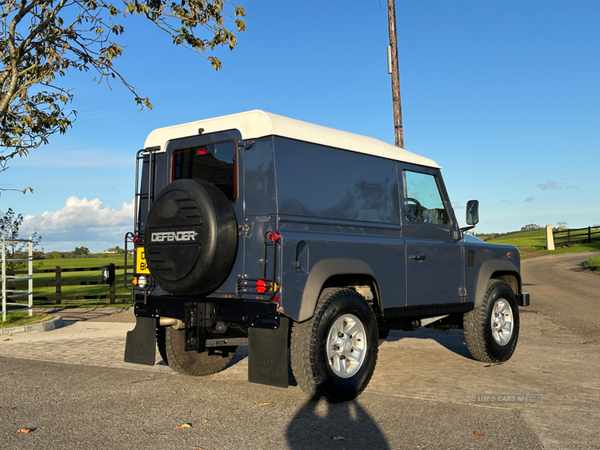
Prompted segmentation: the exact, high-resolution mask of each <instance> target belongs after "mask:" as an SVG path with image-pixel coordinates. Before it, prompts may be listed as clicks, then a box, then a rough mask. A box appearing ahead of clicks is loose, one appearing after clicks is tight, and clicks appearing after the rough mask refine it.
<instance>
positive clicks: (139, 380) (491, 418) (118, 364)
mask: <svg viewBox="0 0 600 450" xmlns="http://www.w3.org/2000/svg"><path fill="white" fill-rule="evenodd" d="M563 258H565V259H569V258H570V256H564V257H558V258H556V259H549V260H548V263H547V267H554V268H555V269H544V268H543V267H538V265H539V264H540V262H539V261H542V260H539V261H526V262H525V263H524V265H523V266H524V267H523V269H524V270H523V272H524V277H525V283H527V284H528V285H529V286H527V288H528V289H529V291H530V292H531V294H532V307H530V308H524V309H522V315H521V318H522V329H521V339H520V342H519V346H518V348H517V351H516V352H515V355H514V356H513V358H512V359H511V360H510V361H509V362H507V363H505V364H500V365H490V364H483V363H479V362H477V361H474V360H473V359H472V358H470V356H469V354H468V351H467V349H466V346H465V344H464V340H463V335H462V332H461V331H459V330H452V331H450V332H447V333H442V332H435V331H432V330H427V329H421V330H417V331H416V332H413V333H402V332H394V333H392V334H391V336H390V337H389V338H388V340H387V342H386V343H384V344H383V345H382V347H381V348H380V354H379V361H378V365H377V369H376V371H375V374H374V376H373V379H372V381H371V383H370V385H369V387H368V388H367V390H366V391H365V392H364V393H363V394H362V395H361V396H360V397H359V398H358V399H357V400H356V401H354V402H348V403H344V404H338V405H328V404H325V403H323V402H320V403H315V402H310V401H307V399H306V397H305V396H304V395H303V394H302V392H301V391H300V390H299V389H298V388H297V387H296V386H291V387H290V388H288V389H279V388H270V387H266V386H260V385H253V384H249V383H248V382H247V381H246V379H247V375H246V373H247V358H246V348H241V350H239V351H238V354H237V355H236V358H235V362H234V364H232V365H231V366H230V367H228V368H227V369H226V370H224V371H223V372H221V373H219V374H215V375H212V376H209V377H202V378H191V377H186V376H181V375H175V374H173V372H171V370H170V369H169V368H168V367H166V366H164V364H160V363H159V364H157V365H155V366H153V367H147V366H135V365H129V364H125V363H124V362H123V356H122V355H123V343H124V338H125V333H126V331H128V330H130V329H131V328H132V324H131V323H120V322H114V321H113V322H110V323H109V322H98V321H91V320H88V321H84V320H78V321H73V322H68V326H66V327H65V328H63V329H60V330H55V331H52V332H47V333H35V334H28V335H14V336H9V337H8V338H9V339H10V340H9V341H2V342H0V379H1V380H2V382H3V386H2V390H0V442H2V445H1V447H2V448H3V449H22V448H45V449H54V448H56V449H65V448H109V447H112V448H113V449H121V448H127V449H129V448H145V449H146V448H147V449H194V448H195V447H200V448H202V449H205V450H207V449H228V448H231V449H237V448H248V449H254V448H256V449H258V448H260V449H279V448H287V449H305V448H315V449H319V448H327V449H338V448H339V449H344V448H347V449H358V448H372V449H380V448H381V449H387V448H389V449H399V448H414V449H416V448H420V449H427V448H428V449H437V448H449V449H463V448H465V449H489V448H492V449H493V448H502V449H527V448H532V449H540V448H546V449H565V448H568V449H571V448H572V449H577V448H590V449H592V448H600V432H599V431H598V429H597V428H598V423H600V413H599V411H600V408H599V407H598V404H600V383H599V375H598V374H599V373H600V352H599V351H598V350H599V339H598V337H599V336H598V333H596V334H595V335H594V334H593V329H592V328H590V327H588V326H585V331H584V334H581V332H580V330H578V329H577V326H578V324H579V323H584V320H586V319H585V317H586V316H587V315H588V313H589V311H583V312H582V314H583V318H582V319H581V322H578V321H577V320H572V321H571V322H569V323H572V325H573V326H574V327H575V331H573V330H572V329H571V328H570V326H566V325H562V323H563V322H560V321H561V320H563V317H562V315H561V314H558V315H557V314H555V313H554V311H561V309H557V308H558V307H557V306H552V305H557V304H558V305H560V307H561V308H563V309H565V307H564V304H565V303H566V304H567V305H570V304H572V303H573V302H574V301H578V300H579V301H581V299H580V298H578V297H575V298H573V297H571V296H569V294H568V293H566V294H565V293H564V292H562V291H561V290H559V289H556V290H555V289H548V288H547V286H545V285H542V284H541V283H542V282H543V283H546V281H543V280H540V279H539V278H537V277H538V275H537V273H538V272H539V271H541V272H544V271H545V270H556V272H555V275H554V276H551V279H554V280H556V279H561V280H562V281H561V283H564V280H563V278H571V276H573V275H575V276H577V277H582V278H577V279H578V280H579V281H578V283H579V284H581V285H586V284H588V283H592V284H593V283H595V282H596V280H597V279H598V278H599V277H597V276H596V275H594V274H589V273H581V272H576V271H572V270H570V269H567V270H566V271H565V269H564V268H561V263H557V260H562V259H563ZM579 258H581V259H582V260H583V259H584V257H582V256H579ZM541 264H542V266H543V265H544V262H543V261H542V262H541ZM569 264H571V265H572V264H575V262H570V263H569ZM563 272H564V273H563ZM563 275H564V277H563ZM553 282H554V281H553ZM576 284H577V283H576ZM574 292H576V291H574V290H571V295H581V294H573V293H574ZM593 292H598V291H592V294H593ZM590 298H592V299H593V298H594V297H593V295H591V296H590ZM590 301H591V302H593V300H590ZM566 309H569V308H568V306H567V307H566ZM577 311H579V310H577ZM80 314H81V313H80ZM122 314H126V313H122ZM577 314H578V313H577V312H574V313H573V317H577ZM115 316H116V315H112V316H111V317H112V318H113V319H114V317H115ZM557 316H558V317H557ZM80 318H81V319H83V318H84V317H80ZM94 320H101V318H100V317H95V318H94ZM569 320H571V319H569ZM585 323H587V322H585ZM565 324H566V322H565ZM158 360H159V361H160V358H158ZM478 394H488V395H501V394H505V395H506V394H515V395H526V394H537V395H540V394H541V395H542V402H541V403H479V402H477V401H476V399H477V395H478ZM265 403H267V405H263V404H265ZM183 423H191V424H192V428H188V429H179V430H174V428H175V427H176V426H179V425H181V424H183ZM20 428H31V429H32V430H33V431H31V432H30V433H28V434H17V433H15V431H16V430H17V429H20Z"/></svg>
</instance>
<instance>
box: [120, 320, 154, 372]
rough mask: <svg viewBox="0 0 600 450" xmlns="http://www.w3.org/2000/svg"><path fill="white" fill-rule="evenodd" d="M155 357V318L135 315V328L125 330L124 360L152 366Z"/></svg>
mask: <svg viewBox="0 0 600 450" xmlns="http://www.w3.org/2000/svg"><path fill="white" fill-rule="evenodd" d="M155 357H156V318H154V317H136V320H135V328H134V329H133V330H132V331H128V332H127V340H126V341H125V362H128V363H134V364H145V365H147V366H153V365H154V360H155Z"/></svg>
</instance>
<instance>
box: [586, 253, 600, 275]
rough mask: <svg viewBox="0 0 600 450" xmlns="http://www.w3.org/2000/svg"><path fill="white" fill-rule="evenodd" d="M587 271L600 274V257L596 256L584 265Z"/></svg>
mask: <svg viewBox="0 0 600 450" xmlns="http://www.w3.org/2000/svg"><path fill="white" fill-rule="evenodd" d="M583 267H584V268H585V269H589V270H594V271H596V272H600V256H594V257H593V258H590V259H588V260H587V261H586V262H584V263H583Z"/></svg>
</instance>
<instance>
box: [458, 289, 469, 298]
mask: <svg viewBox="0 0 600 450" xmlns="http://www.w3.org/2000/svg"><path fill="white" fill-rule="evenodd" d="M458 296H459V297H466V296H467V288H465V287H459V288H458Z"/></svg>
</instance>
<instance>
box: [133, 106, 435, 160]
mask: <svg viewBox="0 0 600 450" xmlns="http://www.w3.org/2000/svg"><path fill="white" fill-rule="evenodd" d="M199 128H204V132H203V134H207V133H214V132H218V131H225V130H235V129H237V130H239V132H240V133H241V135H242V139H244V140H247V139H258V138H261V137H265V136H270V135H275V136H282V137H287V138H292V139H297V140H301V141H305V142H311V143H314V144H321V145H326V146H328V147H334V148H341V149H344V150H350V151H354V152H358V153H365V154H368V155H374V156H380V157H383V158H388V159H393V160H396V161H402V162H407V163H411V164H417V165H420V166H427V167H435V168H439V167H440V166H438V165H437V164H436V163H435V161H433V160H431V159H429V158H426V157H424V156H420V155H417V154H416V153H412V152H409V151H407V150H404V149H403V148H400V147H395V146H393V145H391V144H388V143H386V142H383V141H380V140H379V139H375V138H372V137H368V136H363V135H360V134H355V133H349V132H347V131H341V130H336V129H334V128H328V127H324V126H321V125H315V124H312V123H309V122H303V121H301V120H296V119H290V118H288V117H284V116H280V115H277V114H272V113H268V112H265V111H260V110H253V111H247V112H242V113H238V114H231V115H228V116H221V117H215V118H212V119H205V120H198V121H195V122H189V123H184V124H181V125H174V126H171V127H165V128H158V129H156V130H154V131H152V132H151V133H150V134H149V135H148V137H147V138H146V143H145V144H144V148H149V147H157V146H160V147H161V150H164V149H165V147H166V144H167V143H168V142H169V141H170V140H173V139H179V138H183V137H188V136H195V135H197V134H198V129H199Z"/></svg>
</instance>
